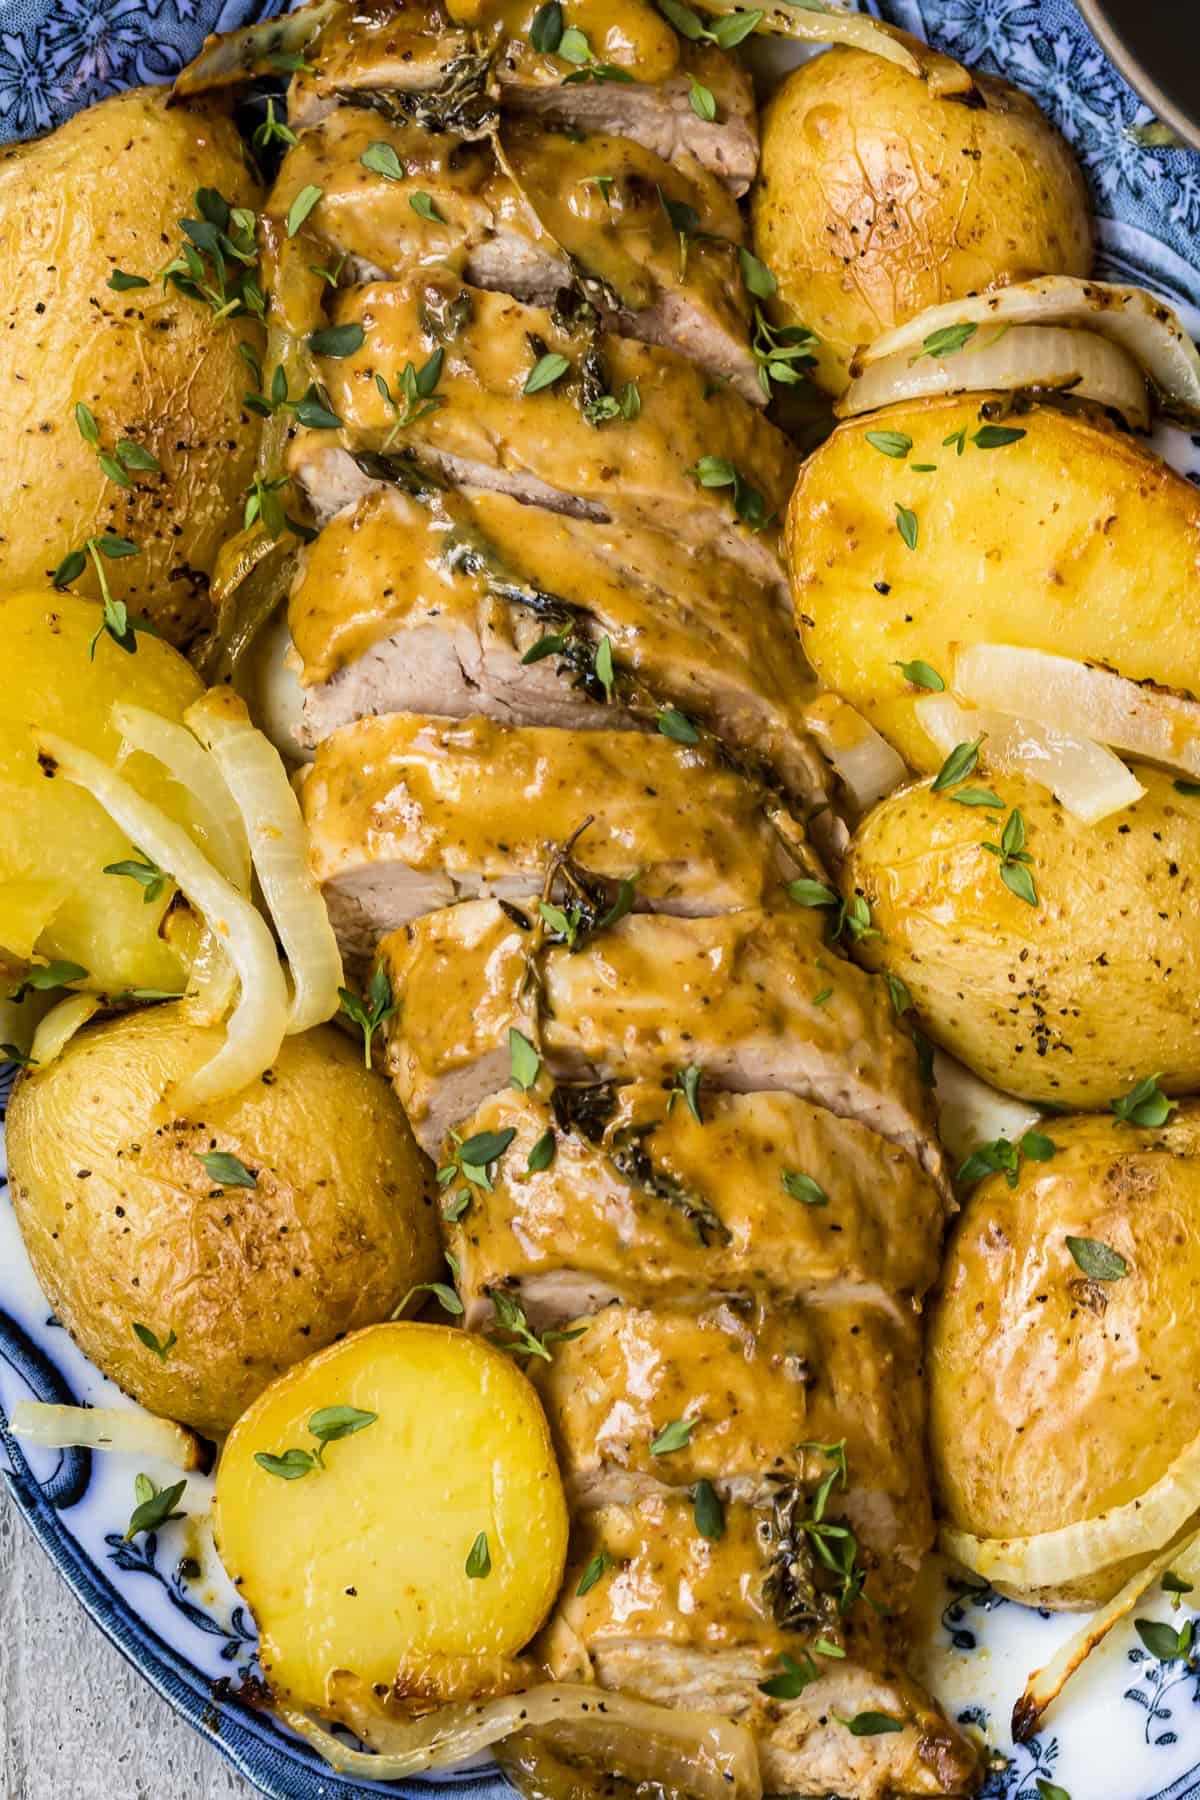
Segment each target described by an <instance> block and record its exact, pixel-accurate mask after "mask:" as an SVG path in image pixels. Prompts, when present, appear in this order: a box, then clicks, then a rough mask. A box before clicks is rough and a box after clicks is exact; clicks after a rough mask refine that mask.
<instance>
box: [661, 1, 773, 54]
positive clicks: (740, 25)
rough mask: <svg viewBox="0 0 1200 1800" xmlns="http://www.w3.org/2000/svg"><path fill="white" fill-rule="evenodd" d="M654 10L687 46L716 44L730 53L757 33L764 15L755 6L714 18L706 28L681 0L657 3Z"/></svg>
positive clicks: (700, 19) (699, 18)
mask: <svg viewBox="0 0 1200 1800" xmlns="http://www.w3.org/2000/svg"><path fill="white" fill-rule="evenodd" d="M658 10H659V11H660V12H661V13H662V15H663V17H664V18H665V19H668V20H669V21H670V23H671V24H672V25H673V26H674V27H675V29H676V31H677V32H678V33H679V35H680V37H682V38H686V39H687V41H688V42H689V43H690V44H717V45H719V47H720V48H721V49H722V50H732V49H733V48H734V47H735V45H737V44H740V43H741V42H742V40H743V39H744V38H748V37H749V36H750V33H751V32H752V31H757V29H758V27H759V26H760V25H761V23H762V21H763V18H764V16H765V15H764V13H763V12H762V11H761V9H759V8H757V7H756V8H754V9H753V10H752V11H750V12H733V13H726V14H725V15H724V16H723V17H721V18H717V19H714V20H713V21H712V24H711V27H710V26H708V25H706V24H705V23H704V20H703V19H702V18H701V17H700V15H699V13H697V12H695V11H693V9H692V8H691V7H690V6H685V5H683V4H682V0H658Z"/></svg>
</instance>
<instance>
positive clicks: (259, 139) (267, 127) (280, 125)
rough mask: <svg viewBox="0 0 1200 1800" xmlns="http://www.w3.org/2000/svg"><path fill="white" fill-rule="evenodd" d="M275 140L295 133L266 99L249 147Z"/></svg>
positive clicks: (290, 139)
mask: <svg viewBox="0 0 1200 1800" xmlns="http://www.w3.org/2000/svg"><path fill="white" fill-rule="evenodd" d="M276 142H278V143H280V144H287V145H292V144H294V143H295V142H296V134H295V132H294V131H293V130H292V128H291V126H290V125H287V124H285V123H284V121H283V120H282V119H277V118H276V117H275V102H274V100H271V99H268V101H267V116H266V118H265V119H263V120H262V121H261V123H260V124H258V125H256V126H255V127H254V132H253V134H252V136H251V139H250V147H251V149H252V150H253V151H254V153H255V155H256V156H258V157H261V156H262V154H263V152H264V151H265V150H268V149H269V148H270V146H271V145H272V144H273V143H276ZM110 285H111V283H110Z"/></svg>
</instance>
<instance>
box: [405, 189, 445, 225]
mask: <svg viewBox="0 0 1200 1800" xmlns="http://www.w3.org/2000/svg"><path fill="white" fill-rule="evenodd" d="M408 204H409V205H410V206H411V207H412V209H413V211H414V212H415V213H416V214H417V216H418V218H421V219H427V220H428V221H429V223H430V224H431V225H444V224H445V223H446V221H445V219H444V218H443V217H442V215H441V213H440V212H439V211H438V209H437V207H436V206H435V205H434V203H433V196H432V195H431V194H427V193H425V192H424V190H423V189H420V188H419V189H418V190H417V192H416V193H415V194H410V195H409V196H408Z"/></svg>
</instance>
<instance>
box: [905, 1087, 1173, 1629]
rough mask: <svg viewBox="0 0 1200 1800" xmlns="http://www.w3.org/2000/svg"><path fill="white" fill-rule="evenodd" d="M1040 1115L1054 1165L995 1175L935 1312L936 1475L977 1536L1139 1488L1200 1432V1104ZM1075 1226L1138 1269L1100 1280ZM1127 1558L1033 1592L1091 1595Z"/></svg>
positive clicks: (971, 1208) (1012, 1529)
mask: <svg viewBox="0 0 1200 1800" xmlns="http://www.w3.org/2000/svg"><path fill="white" fill-rule="evenodd" d="M1041 1129H1042V1131H1044V1132H1045V1133H1046V1134H1047V1135H1048V1136H1049V1137H1050V1138H1051V1140H1052V1141H1053V1143H1054V1144H1055V1145H1056V1146H1057V1149H1056V1153H1055V1155H1054V1156H1053V1158H1052V1159H1051V1160H1050V1161H1048V1162H1029V1161H1026V1162H1025V1163H1024V1164H1023V1165H1022V1169H1021V1173H1020V1178H1019V1180H1018V1182H1017V1185H1016V1187H1015V1188H1010V1187H1009V1186H1008V1185H1007V1182H1006V1180H1005V1178H1004V1176H1003V1175H993V1176H990V1177H989V1178H988V1179H987V1180H986V1181H984V1182H982V1183H981V1184H980V1186H979V1187H978V1188H977V1189H976V1190H975V1192H974V1193H973V1194H972V1196H971V1198H970V1199H969V1200H968V1202H967V1204H966V1208H965V1210H964V1212H963V1214H962V1217H961V1219H960V1220H959V1222H958V1226H957V1229H956V1231H955V1232H954V1235H953V1238H952V1240H951V1243H950V1247H949V1251H948V1255H947V1260H946V1266H945V1270H944V1273H943V1277H942V1285H941V1291H940V1293H939V1294H938V1296H937V1297H936V1299H935V1303H934V1306H933V1309H932V1316H931V1325H930V1336H929V1375H930V1439H931V1446H932V1454H933V1466H934V1472H935V1477H936V1480H937V1485H938V1490H939V1494H940V1498H941V1503H942V1506H943V1508H944V1510H945V1512H946V1513H947V1514H948V1516H949V1518H950V1521H951V1522H952V1524H954V1525H955V1526H958V1527H960V1528H961V1529H963V1530H966V1531H969V1532H972V1533H974V1534H976V1535H977V1536H980V1537H988V1538H1007V1537H1014V1536H1015V1537H1025V1536H1031V1535H1034V1534H1036V1533H1039V1532H1046V1531H1053V1530H1056V1529H1058V1528H1059V1527H1061V1526H1064V1525H1068V1524H1072V1523H1074V1522H1076V1521H1078V1520H1082V1519H1092V1518H1096V1517H1097V1516H1098V1515H1100V1514H1101V1513H1103V1512H1105V1511H1106V1510H1108V1509H1110V1508H1112V1507H1116V1506H1121V1505H1123V1504H1125V1503H1127V1502H1129V1501H1131V1500H1135V1499H1137V1498H1138V1497H1139V1496H1140V1495H1142V1494H1144V1493H1145V1492H1146V1490H1147V1489H1148V1488H1150V1487H1151V1486H1152V1485H1153V1483H1155V1482H1156V1481H1157V1480H1159V1478H1160V1477H1161V1476H1162V1475H1163V1474H1164V1473H1165V1472H1166V1470H1167V1467H1168V1465H1169V1464H1170V1463H1171V1462H1172V1461H1173V1459H1174V1458H1175V1457H1176V1456H1177V1455H1178V1454H1179V1452H1180V1451H1181V1450H1182V1449H1183V1448H1184V1446H1185V1445H1186V1444H1187V1443H1189V1442H1190V1441H1191V1439H1192V1438H1194V1437H1195V1436H1196V1433H1197V1428H1198V1422H1197V1418H1196V1405H1195V1396H1196V1390H1197V1385H1198V1384H1200V1106H1198V1105H1196V1104H1192V1105H1189V1106H1186V1107H1182V1108H1181V1109H1180V1110H1179V1112H1178V1113H1176V1114H1175V1115H1174V1116H1173V1117H1172V1118H1171V1120H1170V1122H1169V1123H1168V1124H1167V1125H1166V1126H1165V1127H1163V1128H1162V1129H1160V1130H1156V1131H1150V1130H1139V1129H1138V1128H1136V1127H1135V1126H1132V1125H1127V1124H1124V1123H1122V1122H1121V1121H1120V1120H1117V1119H1114V1118H1102V1117H1101V1118H1074V1119H1049V1120H1047V1121H1046V1122H1045V1124H1044V1125H1043V1126H1042V1127H1041ZM1068 1237H1071V1238H1073V1239H1076V1240H1087V1241H1090V1242H1091V1243H1093V1244H1096V1243H1098V1244H1101V1245H1103V1246H1106V1247H1107V1248H1108V1249H1110V1250H1111V1251H1115V1252H1116V1254H1117V1256H1118V1257H1119V1258H1120V1259H1121V1262H1122V1264H1123V1265H1124V1267H1125V1269H1126V1273H1125V1274H1124V1275H1123V1276H1120V1277H1119V1278H1117V1279H1107V1280H1098V1279H1094V1278H1091V1277H1089V1276H1088V1275H1087V1274H1086V1273H1085V1272H1084V1270H1083V1269H1082V1268H1081V1267H1080V1265H1079V1263H1078V1262H1077V1261H1076V1260H1075V1257H1074V1256H1073V1255H1072V1253H1071V1249H1070V1248H1069V1246H1068V1244H1067V1239H1068ZM1085 1259H1086V1258H1085ZM1138 1560H1139V1561H1146V1560H1148V1558H1147V1557H1145V1556H1143V1557H1141V1558H1139V1559H1138ZM1130 1572H1131V1568H1130V1565H1129V1564H1128V1563H1120V1564H1117V1565H1114V1566H1113V1567H1111V1568H1110V1569H1109V1570H1108V1571H1107V1572H1103V1571H1102V1572H1101V1573H1100V1574H1099V1576H1097V1577H1093V1578H1086V1579H1082V1580H1080V1581H1079V1582H1076V1583H1072V1584H1070V1585H1069V1586H1067V1587H1065V1588H1063V1589H1062V1590H1060V1591H1056V1592H1046V1591H1045V1590H1039V1591H1038V1593H1037V1596H1036V1598H1037V1601H1038V1603H1040V1604H1052V1605H1079V1604H1086V1603H1088V1602H1091V1601H1096V1600H1100V1599H1104V1598H1107V1597H1109V1596H1110V1595H1111V1594H1113V1593H1115V1592H1116V1590H1117V1588H1118V1587H1119V1586H1120V1585H1121V1581H1122V1579H1123V1578H1126V1577H1127V1575H1128V1574H1129V1573H1130Z"/></svg>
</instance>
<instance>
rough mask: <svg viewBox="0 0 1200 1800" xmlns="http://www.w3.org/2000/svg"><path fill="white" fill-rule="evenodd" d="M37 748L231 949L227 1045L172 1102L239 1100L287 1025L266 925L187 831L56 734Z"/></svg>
mask: <svg viewBox="0 0 1200 1800" xmlns="http://www.w3.org/2000/svg"><path fill="white" fill-rule="evenodd" d="M37 744H38V748H39V750H42V751H44V752H45V754H46V755H47V756H49V757H51V758H52V759H53V760H54V762H55V763H56V764H57V773H58V774H59V775H61V776H63V777H64V778H65V779H66V780H67V781H72V782H74V783H75V784H76V786H78V787H81V788H84V789H86V791H87V792H88V793H89V794H91V796H92V798H93V799H94V800H96V801H97V802H98V803H99V804H100V805H101V806H102V807H103V808H104V810H105V812H106V813H108V815H109V817H110V818H112V819H114V820H115V821H116V823H117V824H118V825H119V826H120V827H121V829H122V831H123V832H124V833H125V835H126V837H128V838H129V839H130V841H131V842H132V843H135V844H139V845H140V846H141V848H142V850H143V851H144V852H145V854H146V855H147V856H149V857H150V858H151V860H152V861H153V862H156V863H157V864H158V866H159V868H160V869H165V870H167V871H168V872H169V873H170V875H171V877H172V879H173V880H174V881H175V883H176V885H177V886H178V887H179V889H180V890H181V891H182V893H183V894H184V895H185V896H186V897H187V899H188V900H190V901H191V903H192V906H193V907H194V908H195V910H196V911H197V912H198V913H199V914H200V915H201V916H202V917H203V919H204V921H205V923H206V924H207V926H208V927H209V930H210V931H212V932H214V933H215V934H216V936H217V937H218V938H219V940H220V942H221V943H222V945H223V946H224V947H225V950H226V953H227V955H228V956H229V958H230V960H231V962H232V963H233V966H234V968H235V969H236V970H237V974H238V980H239V982H240V984H241V991H240V993H239V995H238V1002H237V1005H236V1007H235V1008H234V1011H233V1015H232V1017H231V1018H230V1020H229V1025H228V1028H227V1030H226V1033H225V1042H224V1044H222V1046H221V1048H220V1049H219V1050H218V1051H217V1053H216V1055H215V1056H213V1057H212V1058H211V1059H210V1060H209V1061H208V1062H206V1063H205V1064H203V1065H202V1067H201V1068H199V1069H197V1070H195V1071H194V1072H193V1073H192V1074H191V1075H189V1076H185V1077H184V1079H183V1081H181V1082H180V1084H179V1086H178V1088H177V1089H176V1090H175V1091H174V1092H173V1094H172V1095H171V1101H172V1104H173V1105H174V1106H176V1107H177V1108H178V1109H179V1111H181V1112H190V1111H193V1110H194V1109H195V1108H196V1107H198V1106H200V1105H202V1104H203V1103H204V1102H205V1101H209V1100H216V1099H219V1098H220V1097H221V1096H222V1095H224V1094H234V1093H237V1091H238V1090H239V1089H240V1088H243V1087H245V1086H246V1085H247V1084H248V1083H249V1082H251V1081H254V1080H255V1079H256V1078H257V1077H258V1076H259V1075H261V1074H262V1072H263V1070H264V1069H267V1068H269V1067H270V1066H271V1064H272V1062H274V1060H275V1058H276V1056H277V1055H278V1054H279V1046H280V1045H281V1043H282V1042H283V1036H284V1031H285V1028H286V1025H287V1013H288V997H287V984H286V982H285V981H284V978H283V971H282V969H281V968H280V966H279V958H278V956H277V955H276V952H275V943H274V940H273V939H272V937H271V933H270V932H269V931H268V929H267V927H266V924H265V923H264V921H263V919H262V918H261V917H260V915H259V914H258V913H257V912H256V911H255V910H254V908H253V906H251V904H250V902H249V901H248V900H247V899H246V898H245V897H244V896H243V895H242V894H239V893H238V891H237V889H236V888H235V887H234V886H233V884H232V883H231V882H229V881H226V879H225V877H224V876H223V875H222V874H220V873H219V871H218V870H216V869H214V868H213V865H212V864H211V863H210V862H209V860H208V858H207V857H206V856H205V855H204V854H203V853H202V852H201V851H200V850H198V849H197V848H196V846H195V844H194V843H193V842H192V840H191V838H190V837H189V836H188V834H187V832H186V831H185V830H184V829H183V827H182V826H181V825H177V824H176V823H175V822H174V820H173V819H169V818H168V817H167V815H166V814H165V813H164V812H162V811H161V810H160V809H159V808H158V807H157V806H154V805H152V804H151V802H150V801H148V800H145V799H143V797H142V795H141V794H139V793H138V792H137V791H136V790H135V789H134V788H132V787H130V785H129V783H128V782H127V781H125V780H123V778H122V777H121V776H120V775H118V774H117V773H116V772H115V771H114V770H113V769H110V768H109V767H108V766H107V764H105V763H102V762H101V761H100V758H99V757H98V756H93V755H92V754H91V752H90V751H88V750H81V749H80V748H79V747H78V746H77V745H75V744H71V743H68V741H67V740H66V738H60V737H58V736H56V735H54V734H53V733H50V732H45V733H38V734H37Z"/></svg>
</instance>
